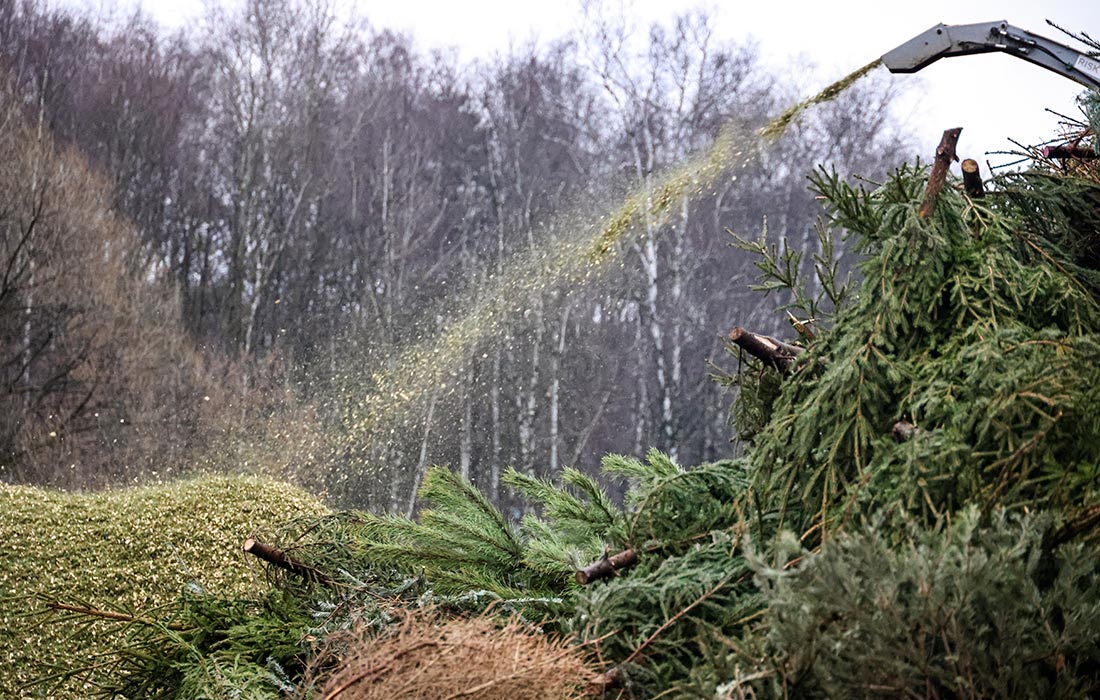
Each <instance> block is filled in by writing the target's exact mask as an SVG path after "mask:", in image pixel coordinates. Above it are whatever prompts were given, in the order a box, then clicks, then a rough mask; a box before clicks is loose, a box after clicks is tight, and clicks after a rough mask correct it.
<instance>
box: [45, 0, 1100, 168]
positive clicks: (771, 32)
mask: <svg viewBox="0 0 1100 700" xmlns="http://www.w3.org/2000/svg"><path fill="white" fill-rule="evenodd" d="M60 1H61V2H62V3H63V4H67V5H79V6H83V7H85V8H87V9H89V10H91V11H93V12H103V11H109V10H111V9H114V10H115V11H118V10H119V9H120V7H132V6H133V5H135V4H138V3H139V2H140V4H141V5H142V6H143V7H144V8H145V9H146V10H147V11H148V12H149V13H150V14H152V15H153V16H154V17H156V18H157V19H158V20H159V21H160V22H161V23H162V24H164V25H165V26H167V27H170V28H176V27H181V26H186V25H187V24H188V23H189V22H192V21H194V20H195V19H196V18H198V17H199V16H201V14H202V13H203V6H204V0H170V1H166V0H60ZM205 1H206V2H209V1H210V0H205ZM214 1H215V2H216V1H217V0H214ZM337 1H338V2H340V3H341V5H348V4H351V3H352V0H337ZM620 1H621V2H622V4H623V6H624V7H627V8H631V10H632V13H633V14H634V16H636V17H637V18H638V21H639V23H640V24H641V25H642V26H645V25H646V24H648V23H649V22H653V21H668V20H669V19H670V18H672V17H673V16H674V15H676V14H677V13H680V12H684V11H687V10H690V9H692V8H695V7H699V6H702V7H704V8H705V9H707V10H708V11H709V12H710V14H711V15H712V16H713V17H714V26H715V29H716V31H717V34H718V35H719V37H721V38H730V39H746V38H750V37H751V38H754V39H755V40H756V41H757V42H758V44H759V47H760V50H761V52H762V53H763V55H764V57H765V58H766V59H767V60H768V61H769V63H772V64H774V65H776V66H782V67H783V68H784V69H786V70H791V71H796V72H798V73H799V75H798V76H797V78H798V81H799V84H801V85H804V86H805V91H806V95H809V94H812V93H813V92H816V90H817V89H818V88H820V87H823V86H824V85H826V84H828V83H829V82H831V81H832V80H835V79H837V78H839V77H842V76H843V75H845V74H847V73H848V72H850V71H851V70H854V69H855V68H858V67H859V66H862V65H864V64H866V63H867V62H869V61H870V60H872V59H874V58H876V57H878V56H880V55H882V54H883V53H886V52H887V51H889V50H890V49H892V48H894V47H895V46H896V45H898V44H900V43H902V42H904V41H906V40H908V39H910V38H912V37H913V36H915V35H917V34H918V33H920V32H922V31H924V30H926V29H928V28H929V27H931V26H933V25H935V24H938V23H940V22H944V23H947V24H964V23H970V22H984V21H990V20H1002V19H1006V20H1008V21H1009V22H1010V23H1011V24H1014V25H1016V26H1017V27H1020V28H1023V29H1028V30H1031V31H1033V32H1037V33H1039V34H1043V35H1045V36H1048V37H1050V38H1053V39H1056V40H1060V41H1065V38H1064V37H1061V35H1060V34H1059V33H1058V32H1057V31H1056V30H1055V29H1053V28H1050V27H1048V26H1047V25H1046V23H1045V20H1046V19H1051V20H1053V21H1054V22H1056V23H1058V24H1059V25H1061V26H1064V27H1066V28H1067V29H1071V30H1073V31H1084V32H1087V33H1090V34H1092V35H1093V36H1100V0H1045V1H1043V2H1038V1H1034V0H1031V1H1028V0H967V1H966V2H962V1H961V0H906V1H905V2H895V1H892V0H832V1H830V0H786V1H780V0H755V1H753V2H746V1H745V0H725V2H704V3H699V2H694V1H692V0H634V1H633V2H629V1H627V0H612V2H620ZM354 6H355V7H356V8H357V10H358V13H359V14H361V15H363V16H365V17H366V18H367V19H368V20H369V21H370V22H371V24H373V25H374V26H376V27H387V28H391V29H398V30H403V31H407V32H408V33H410V34H412V35H413V36H414V37H415V38H416V40H417V41H418V43H419V45H420V46H421V47H423V48H431V47H454V48H456V49H457V50H458V51H459V55H460V56H461V57H462V58H464V59H472V58H478V57H485V56H488V55H491V54H492V53H494V52H500V51H506V50H507V49H508V46H509V44H510V43H519V42H524V41H527V40H529V39H531V38H537V39H539V40H543V41H549V40H551V39H554V38H557V37H560V36H563V35H566V34H568V33H570V32H573V31H576V30H577V29H578V28H579V26H580V22H581V21H582V20H581V13H580V2H579V0H553V1H549V2H547V1H539V2H529V1H525V0H449V1H443V0H356V1H355V2H354ZM810 64H813V65H814V66H815V68H814V70H813V71H808V70H806V67H807V66H809V65H810ZM882 70H885V69H882ZM903 79H904V81H905V82H904V94H903V96H902V100H901V102H900V105H899V110H898V111H899V114H900V116H901V117H903V118H904V119H905V120H906V123H907V125H908V126H909V128H910V129H911V130H912V132H913V133H914V134H915V136H916V137H917V141H918V143H919V145H920V148H921V149H922V152H923V153H925V154H926V156H931V154H932V153H933V152H934V150H935V146H936V144H937V143H938V141H939V136H940V134H941V133H942V132H943V130H944V129H946V128H950V127H954V126H961V127H963V135H962V138H961V140H960V142H959V152H960V155H963V156H964V157H966V156H969V157H976V158H978V159H979V160H984V157H983V156H982V155H981V154H982V153H983V152H984V151H987V150H996V149H1004V148H1011V144H1010V143H1009V142H1008V140H1007V139H1009V138H1015V139H1017V140H1019V141H1022V142H1025V143H1037V142H1039V141H1042V140H1044V139H1045V138H1047V137H1049V136H1052V135H1053V134H1054V133H1055V131H1056V125H1057V121H1058V120H1057V118H1056V117H1054V116H1052V115H1050V114H1049V113H1047V112H1046V111H1045V109H1046V108H1050V109H1053V110H1055V111H1058V112H1062V113H1064V114H1072V115H1076V114H1078V110H1077V108H1076V106H1075V103H1074V98H1075V97H1076V96H1077V95H1078V94H1080V92H1081V91H1082V89H1083V88H1080V87H1079V86H1078V85H1077V84H1076V83H1073V82H1071V81H1069V80H1066V79H1065V78H1062V77H1060V76H1058V75H1055V74H1054V73H1050V72H1048V71H1046V70H1044V69H1042V68H1039V67H1037V66H1033V65H1031V64H1029V63H1026V62H1024V61H1021V60H1019V59H1015V58H1011V57H1009V56H1007V55H1003V54H991V55H981V56H967V57H960V58H953V59H948V60H943V61H940V62H938V63H936V64H934V65H932V66H930V67H928V68H926V69H924V70H923V71H921V72H920V73H919V74H917V75H912V76H903ZM990 160H992V161H993V162H995V163H996V162H999V161H998V160H997V158H996V157H990Z"/></svg>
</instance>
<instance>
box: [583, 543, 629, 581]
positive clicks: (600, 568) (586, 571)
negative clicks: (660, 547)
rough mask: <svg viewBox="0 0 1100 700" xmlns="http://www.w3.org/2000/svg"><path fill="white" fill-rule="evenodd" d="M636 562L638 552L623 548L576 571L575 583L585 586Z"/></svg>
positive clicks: (610, 575) (608, 576)
mask: <svg viewBox="0 0 1100 700" xmlns="http://www.w3.org/2000/svg"><path fill="white" fill-rule="evenodd" d="M637 563H638V553H637V552H635V551H634V550H633V549H624V550H623V551H621V552H619V553H618V554H612V555H611V556H604V557H602V558H600V559H598V560H597V561H594V562H592V563H591V564H589V565H588V566H586V567H584V568H583V569H580V570H578V571H577V575H576V579H577V583H579V584H580V585H582V586H587V585H588V584H590V583H594V582H595V581H600V580H602V579H605V578H611V577H612V576H614V575H615V574H616V573H618V572H619V571H620V570H621V569H629V568H630V567H632V566H634V565H635V564H637Z"/></svg>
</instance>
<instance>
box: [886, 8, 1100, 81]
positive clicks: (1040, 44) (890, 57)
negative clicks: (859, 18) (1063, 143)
mask: <svg viewBox="0 0 1100 700" xmlns="http://www.w3.org/2000/svg"><path fill="white" fill-rule="evenodd" d="M993 51H1003V52H1005V53H1007V54H1010V55H1012V56H1015V57H1017V58H1022V59H1024V60H1025V61H1030V62H1031V63H1034V64H1036V65H1039V66H1042V67H1043V68H1046V69H1047V70H1052V71H1054V72H1055V73H1057V74H1059V75H1062V76H1064V77H1066V78H1069V79H1070V80H1074V81H1077V82H1078V83H1081V84H1082V85H1084V86H1085V87H1089V88H1092V89H1093V90H1100V59H1096V58H1093V57H1091V56H1089V55H1088V54H1084V53H1081V52H1080V51H1075V50H1073V49H1071V48H1069V47H1068V46H1063V45H1062V44H1059V43H1058V42H1056V41H1051V40H1050V39H1047V38H1046V37H1043V36H1039V35H1038V34H1033V33H1031V32H1029V31H1027V30H1024V29H1019V28H1017V27H1013V26H1012V25H1010V24H1009V23H1008V22H1006V21H1003V20H1002V21H1000V22H983V23H979V24H937V25H936V26H934V27H932V28H931V29H929V30H928V31H926V32H924V33H923V34H919V35H917V36H915V37H913V38H912V39H910V40H909V41H907V42H905V43H904V44H902V45H901V46H899V47H897V48H896V49H894V50H892V51H890V52H888V53H886V54H884V55H883V56H882V63H883V64H884V65H885V66H886V67H887V68H888V69H889V70H890V72H891V73H916V72H917V71H919V70H920V69H921V68H924V67H925V66H927V65H929V64H931V63H935V62H936V61H938V60H939V59H941V58H948V57H951V56H969V55H971V54H976V53H991V52H993Z"/></svg>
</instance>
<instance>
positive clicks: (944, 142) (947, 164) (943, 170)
mask: <svg viewBox="0 0 1100 700" xmlns="http://www.w3.org/2000/svg"><path fill="white" fill-rule="evenodd" d="M961 133H962V127H958V128H955V129H948V130H947V131H945V132H943V138H941V139H940V145H939V147H938V148H936V158H935V160H933V161H932V172H931V173H930V174H929V176H928V187H927V188H925V190H924V201H923V202H921V205H920V212H919V214H920V218H922V219H927V218H928V217H929V216H932V212H934V211H935V210H936V200H938V199H939V197H940V192H942V191H943V185H944V183H945V182H947V171H948V170H949V169H950V168H951V163H952V161H956V160H958V159H959V157H958V156H957V155H955V146H956V145H958V143H959V134H961Z"/></svg>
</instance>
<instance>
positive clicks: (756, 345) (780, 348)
mask: <svg viewBox="0 0 1100 700" xmlns="http://www.w3.org/2000/svg"><path fill="white" fill-rule="evenodd" d="M729 338H730V340H732V341H733V342H734V343H736V344H737V345H738V347H740V348H741V349H742V350H744V351H745V352H747V353H749V354H750V355H752V356H753V357H755V358H756V359H758V360H760V361H761V362H763V363H764V364H765V365H767V366H769V367H771V368H773V369H776V370H778V371H779V372H782V373H783V374H786V373H787V372H789V371H790V369H791V363H792V362H794V358H795V357H797V356H798V354H799V353H801V352H802V351H803V348H800V347H798V346H797V345H790V344H789V343H784V342H782V341H780V340H776V339H775V338H770V337H768V336H766V335H760V334H759V333H752V332H750V331H747V330H745V329H744V328H741V327H740V326H737V327H735V328H734V329H733V330H732V331H730V335H729Z"/></svg>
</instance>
